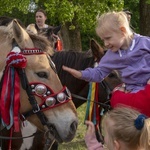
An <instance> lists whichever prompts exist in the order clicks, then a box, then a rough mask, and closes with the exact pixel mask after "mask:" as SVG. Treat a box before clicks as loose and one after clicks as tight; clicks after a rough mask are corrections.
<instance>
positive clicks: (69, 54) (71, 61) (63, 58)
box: [52, 39, 122, 108]
mask: <svg viewBox="0 0 150 150" xmlns="http://www.w3.org/2000/svg"><path fill="white" fill-rule="evenodd" d="M104 54H105V51H104V49H103V48H102V47H101V46H100V45H99V44H98V42H97V41H96V40H94V39H91V41H90V50H88V51H85V52H77V51H61V52H55V53H54V55H53V56H52V60H53V61H54V63H55V65H56V69H57V72H58V76H59V78H60V80H61V82H62V84H63V85H66V86H67V87H68V88H69V89H70V91H71V93H72V94H73V102H74V104H75V106H76V108H78V107H80V106H81V105H82V104H83V103H85V102H86V101H87V95H88V91H89V83H88V82H86V81H84V80H80V79H77V78H75V77H73V76H72V75H71V74H69V73H68V72H66V71H64V70H62V65H65V66H68V67H71V68H74V69H77V70H84V69H86V68H87V67H94V64H95V63H97V62H98V63H99V62H100V60H101V58H102V57H103V56H104ZM120 83H122V81H121V78H120V76H119V74H118V72H117V71H113V72H112V73H111V74H109V75H108V77H107V78H105V79H104V81H103V82H101V83H99V100H100V101H101V103H106V102H107V101H108V100H109V96H110V94H111V91H112V90H113V89H114V88H115V87H116V86H117V85H119V84H120Z"/></svg>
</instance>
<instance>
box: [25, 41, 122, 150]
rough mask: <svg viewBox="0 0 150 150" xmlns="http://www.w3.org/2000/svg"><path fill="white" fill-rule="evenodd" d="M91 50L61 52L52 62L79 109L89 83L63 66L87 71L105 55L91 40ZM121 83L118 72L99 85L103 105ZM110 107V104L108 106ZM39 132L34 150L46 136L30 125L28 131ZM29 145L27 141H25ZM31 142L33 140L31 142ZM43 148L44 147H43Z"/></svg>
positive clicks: (85, 97) (55, 54)
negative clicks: (71, 73) (65, 69)
mask: <svg viewBox="0 0 150 150" xmlns="http://www.w3.org/2000/svg"><path fill="white" fill-rule="evenodd" d="M90 47H91V49H90V50H89V51H86V52H77V51H60V52H56V53H54V55H53V57H52V60H53V61H54V63H55V65H56V69H57V72H58V75H59V78H60V79H61V81H62V84H63V85H67V86H68V87H69V89H70V91H71V93H72V94H75V96H73V102H74V104H75V106H76V107H77V108H78V107H79V106H81V105H82V104H83V103H85V102H86V100H87V95H88V91H89V83H88V82H86V81H83V80H79V79H76V78H74V77H73V76H72V75H70V74H69V73H67V72H65V71H63V70H62V65H67V66H70V67H72V68H76V69H78V70H82V69H85V68H87V67H94V64H95V62H96V61H98V62H99V61H100V59H101V58H102V57H103V55H104V51H103V49H102V48H101V47H100V46H99V44H98V43H97V42H96V41H95V40H91V45H90ZM120 83H121V80H120V78H119V76H118V74H117V72H115V71H114V72H112V73H111V74H110V75H109V76H108V77H107V78H106V79H105V82H104V83H99V100H100V102H101V103H105V102H108V101H109V96H110V94H111V90H112V89H113V88H114V87H116V86H117V85H118V84H120ZM107 106H108V107H109V104H107ZM31 129H32V130H33V131H34V132H35V131H37V133H38V134H37V135H36V136H35V138H34V139H33V138H32V140H33V143H34V144H31V145H32V146H34V147H32V149H33V150H34V149H36V148H37V147H39V146H41V144H42V143H39V139H42V137H43V136H44V135H43V134H42V133H41V132H40V131H38V130H37V128H36V127H34V126H32V127H31V125H30V127H29V129H28V131H29V130H30V132H32V130H31ZM24 141H25V143H27V142H26V141H27V140H26V139H25V140H24ZM30 141H31V140H30ZM57 146H58V145H57V143H55V144H54V145H53V146H52V150H57ZM41 147H42V146H41Z"/></svg>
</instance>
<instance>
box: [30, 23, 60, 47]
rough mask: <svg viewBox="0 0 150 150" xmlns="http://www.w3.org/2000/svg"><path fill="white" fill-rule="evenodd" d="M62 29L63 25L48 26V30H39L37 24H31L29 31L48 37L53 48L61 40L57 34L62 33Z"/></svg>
mask: <svg viewBox="0 0 150 150" xmlns="http://www.w3.org/2000/svg"><path fill="white" fill-rule="evenodd" d="M60 29H61V25H60V26H56V27H53V26H48V27H47V28H42V29H39V28H38V26H37V25H36V24H29V25H28V27H27V30H28V31H30V32H32V33H34V34H38V35H42V36H44V37H46V38H47V39H48V40H49V42H50V44H51V46H52V47H55V44H56V42H57V40H58V38H59V37H58V35H57V34H58V32H59V31H60Z"/></svg>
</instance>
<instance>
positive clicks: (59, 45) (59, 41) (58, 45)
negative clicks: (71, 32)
mask: <svg viewBox="0 0 150 150" xmlns="http://www.w3.org/2000/svg"><path fill="white" fill-rule="evenodd" d="M56 50H57V51H61V50H62V42H61V40H58V41H57V47H56Z"/></svg>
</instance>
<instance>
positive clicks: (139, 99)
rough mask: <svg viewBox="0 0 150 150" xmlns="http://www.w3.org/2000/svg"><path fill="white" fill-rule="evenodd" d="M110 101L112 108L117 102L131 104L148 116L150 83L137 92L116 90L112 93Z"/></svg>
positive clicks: (149, 113)
mask: <svg viewBox="0 0 150 150" xmlns="http://www.w3.org/2000/svg"><path fill="white" fill-rule="evenodd" d="M110 103H111V106H112V107H113V108H114V107H116V106H118V105H119V104H124V105H127V106H131V107H133V108H135V109H137V110H139V111H140V112H141V113H143V114H145V115H147V116H148V117H150V85H149V84H148V85H146V86H145V89H144V90H141V91H139V92H137V93H124V92H122V91H119V90H117V91H115V92H114V93H113V94H112V97H111V100H110Z"/></svg>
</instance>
